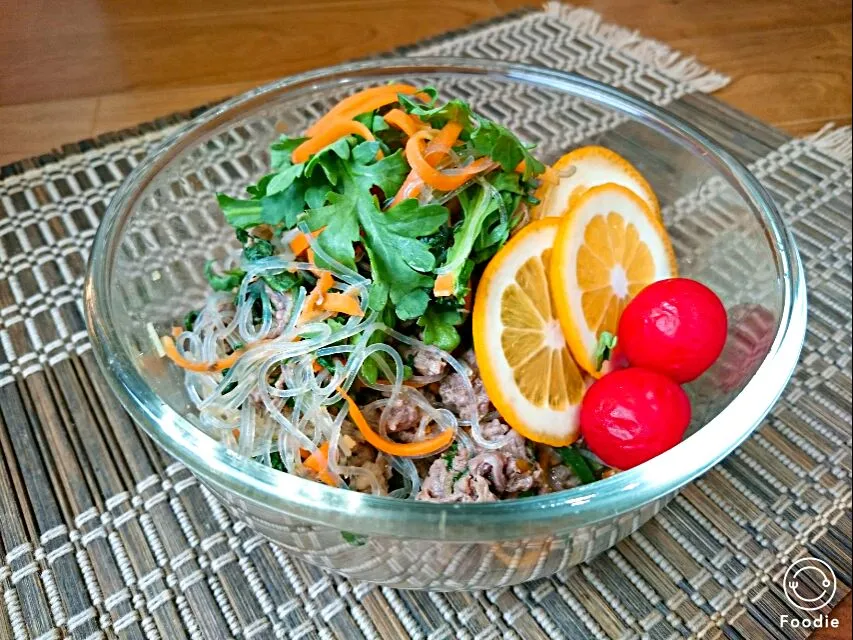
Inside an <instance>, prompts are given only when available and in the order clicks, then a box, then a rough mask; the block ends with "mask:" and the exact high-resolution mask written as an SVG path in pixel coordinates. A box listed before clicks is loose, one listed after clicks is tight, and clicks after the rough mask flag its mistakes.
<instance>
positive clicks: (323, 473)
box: [302, 441, 338, 487]
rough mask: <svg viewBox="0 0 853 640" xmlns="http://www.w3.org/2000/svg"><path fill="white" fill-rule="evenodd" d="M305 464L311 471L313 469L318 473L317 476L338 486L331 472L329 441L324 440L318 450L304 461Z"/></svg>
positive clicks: (329, 483) (331, 484)
mask: <svg viewBox="0 0 853 640" xmlns="http://www.w3.org/2000/svg"><path fill="white" fill-rule="evenodd" d="M302 464H303V466H304V467H305V468H306V469H308V470H309V471H313V472H314V473H316V474H317V477H318V478H320V480H322V481H323V482H325V483H326V484H328V485H330V486H332V487H337V486H338V483H337V482H335V479H334V478H333V477H332V474H331V473H329V470H328V469H329V443H328V441H327V442H324V443H323V444H321V445H320V446H319V447H317V450H316V451H315V452H314V453H312V454H311V455H310V456H308V458H306V459H305V460H304V461H303V462H302Z"/></svg>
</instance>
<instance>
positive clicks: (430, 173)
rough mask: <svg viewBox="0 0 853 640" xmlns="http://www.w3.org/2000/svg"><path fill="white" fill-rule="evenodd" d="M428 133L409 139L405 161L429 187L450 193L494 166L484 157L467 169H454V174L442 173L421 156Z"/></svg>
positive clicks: (421, 132)
mask: <svg viewBox="0 0 853 640" xmlns="http://www.w3.org/2000/svg"><path fill="white" fill-rule="evenodd" d="M429 135H430V134H429V132H427V131H418V132H417V133H416V134H415V135H413V136H412V137H410V138H409V140H408V142H407V143H406V160H407V161H408V163H409V166H410V167H411V168H412V170H413V171H416V172H417V174H418V175H419V176H420V177H421V179H422V180H423V181H424V182H425V183H426V184H428V185H429V186H431V187H433V188H435V189H438V190H439V191H452V190H453V189H456V188H457V187H461V186H462V185H463V184H465V183H466V182H467V181H468V180H470V179H471V176H474V175H476V174H478V173H481V172H483V171H486V170H488V169H490V168H491V167H493V166H494V162H493V161H492V160H491V159H489V158H486V157H482V158H477V159H476V160H474V162H472V163H471V164H469V165H468V166H467V167H460V168H459V169H455V170H454V171H456V173H453V174H448V173H442V172H441V171H438V170H437V169H435V168H434V167H433V166H432V165H430V163H429V162H427V160H426V158H424V155H423V149H422V148H421V146H422V143H423V141H424V140H425V139H426V138H428V137H429Z"/></svg>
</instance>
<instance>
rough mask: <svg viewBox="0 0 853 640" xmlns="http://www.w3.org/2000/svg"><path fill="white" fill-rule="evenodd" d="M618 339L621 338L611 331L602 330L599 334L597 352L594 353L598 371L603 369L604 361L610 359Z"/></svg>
mask: <svg viewBox="0 0 853 640" xmlns="http://www.w3.org/2000/svg"><path fill="white" fill-rule="evenodd" d="M618 341H619V339H618V338H617V337H616V336H614V335H613V334H612V333H610V332H609V331H602V332H601V335H600V336H598V342H597V343H596V345H595V352H594V353H593V359H594V361H595V370H596V371H601V367H602V366H604V361H605V360H610V357H611V356H612V355H613V350H614V349H615V348H616V343H617V342H618Z"/></svg>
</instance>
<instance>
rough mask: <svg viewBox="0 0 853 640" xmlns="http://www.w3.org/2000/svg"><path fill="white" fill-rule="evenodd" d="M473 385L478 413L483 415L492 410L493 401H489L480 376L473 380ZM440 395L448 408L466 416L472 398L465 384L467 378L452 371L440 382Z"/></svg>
mask: <svg viewBox="0 0 853 640" xmlns="http://www.w3.org/2000/svg"><path fill="white" fill-rule="evenodd" d="M471 386H472V387H473V390H474V402H475V403H476V407H477V414H478V416H480V417H482V416H484V415H486V414H487V413H488V412H489V411H490V410H491V407H492V403H491V402H490V401H489V396H488V395H487V394H486V390H485V389H484V388H483V381H482V380H480V378H474V379H473V380H471ZM438 395H439V397H440V398H441V402H442V403H443V404H444V405H445V406H447V408H448V409H450V410H451V411H453V412H454V413H457V414H458V415H460V416H461V417H465V413H466V411H467V410H468V409H467V407H468V406H469V403H470V398H471V396H470V393H469V391H468V387H467V385H466V384H465V378H463V377H462V376H461V375H460V374H458V373H451V374H450V375H449V376H447V377H446V378H445V379H444V380H442V381H441V383H440V384H439V386H438Z"/></svg>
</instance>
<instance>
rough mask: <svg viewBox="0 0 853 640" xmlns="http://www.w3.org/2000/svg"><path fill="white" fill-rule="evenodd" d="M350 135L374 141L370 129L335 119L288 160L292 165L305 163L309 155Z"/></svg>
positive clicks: (351, 121)
mask: <svg viewBox="0 0 853 640" xmlns="http://www.w3.org/2000/svg"><path fill="white" fill-rule="evenodd" d="M350 134H355V135H358V136H361V137H362V138H364V139H365V140H370V141H372V140H375V139H376V138H375V137H374V136H373V133H371V131H370V129H368V128H367V127H365V126H364V125H363V124H361V123H360V122H356V121H355V120H343V119H335V120H331V121H329V122H327V123H326V124H325V126H324V127H323V128H322V129H319V130H318V131H317V133H315V134H314V135H313V136H312V137H311V138H308V140H306V141H305V142H303V143H302V144H300V145H299V146H298V147H296V148H295V149H294V150H293V153H292V154H291V155H290V159H291V160H292V161H293V163H294V164H299V163H300V162H305V161H306V160H308V158H310V157H311V155H313V154H315V153H317V152H318V151H320V150H321V149H323V148H324V147H327V146H329V145H330V144H332V143H333V142H336V141H337V140H339V139H341V138H343V137H344V136H348V135H350Z"/></svg>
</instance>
